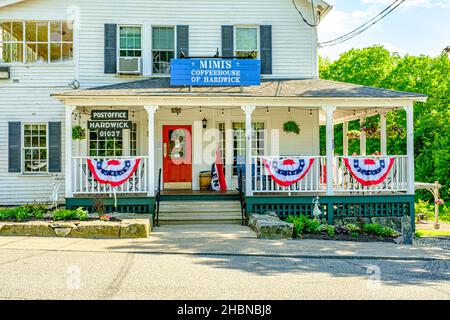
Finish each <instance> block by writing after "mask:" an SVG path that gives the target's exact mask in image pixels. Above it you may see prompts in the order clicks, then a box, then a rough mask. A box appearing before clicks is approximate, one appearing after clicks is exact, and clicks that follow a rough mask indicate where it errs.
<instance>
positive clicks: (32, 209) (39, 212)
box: [23, 203, 47, 219]
mask: <svg viewBox="0 0 450 320" xmlns="http://www.w3.org/2000/svg"><path fill="white" fill-rule="evenodd" d="M23 208H24V209H25V210H27V212H28V213H29V214H30V215H31V216H32V217H34V218H36V219H42V218H44V215H45V213H46V212H47V206H45V205H43V204H41V203H31V204H26V205H24V206H23Z"/></svg>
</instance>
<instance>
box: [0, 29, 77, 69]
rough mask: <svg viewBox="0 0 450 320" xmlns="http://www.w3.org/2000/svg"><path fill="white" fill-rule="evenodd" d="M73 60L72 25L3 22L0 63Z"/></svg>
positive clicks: (0, 39)
mask: <svg viewBox="0 0 450 320" xmlns="http://www.w3.org/2000/svg"><path fill="white" fill-rule="evenodd" d="M72 60H73V26H72V22H66V21H6V22H0V62H7V63H10V62H18V63H62V62H67V61H72Z"/></svg>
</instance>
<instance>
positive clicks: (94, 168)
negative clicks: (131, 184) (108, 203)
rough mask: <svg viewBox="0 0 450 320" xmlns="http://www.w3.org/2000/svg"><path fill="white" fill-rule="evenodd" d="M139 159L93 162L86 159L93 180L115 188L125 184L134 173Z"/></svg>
mask: <svg viewBox="0 0 450 320" xmlns="http://www.w3.org/2000/svg"><path fill="white" fill-rule="evenodd" d="M140 161H141V159H140V158H136V159H131V160H94V159H87V163H88V166H89V169H90V170H91V172H92V175H93V176H94V178H95V180H97V181H98V182H99V183H101V184H109V185H110V186H111V187H117V186H120V185H122V184H124V183H125V182H127V181H128V180H129V179H130V178H131V176H132V175H133V174H134V173H135V172H136V169H137V168H138V166H139V163H140Z"/></svg>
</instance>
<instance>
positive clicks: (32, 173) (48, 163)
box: [20, 121, 50, 175]
mask: <svg viewBox="0 0 450 320" xmlns="http://www.w3.org/2000/svg"><path fill="white" fill-rule="evenodd" d="M28 125H31V126H33V125H38V126H45V149H46V153H47V170H46V171H26V170H25V169H26V167H25V149H31V150H33V149H38V150H41V149H44V148H41V147H25V126H28ZM48 129H49V126H48V123H47V122H32V121H27V122H22V126H21V130H22V131H21V136H22V139H21V140H22V141H21V160H20V161H21V172H22V174H23V175H46V174H48V173H49V172H50V171H49V165H50V162H49V132H48ZM31 137H33V136H31Z"/></svg>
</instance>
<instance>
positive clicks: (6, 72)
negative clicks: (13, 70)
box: [0, 67, 10, 79]
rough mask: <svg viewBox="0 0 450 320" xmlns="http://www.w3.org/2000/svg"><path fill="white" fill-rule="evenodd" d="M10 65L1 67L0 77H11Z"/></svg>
mask: <svg viewBox="0 0 450 320" xmlns="http://www.w3.org/2000/svg"><path fill="white" fill-rule="evenodd" d="M9 76H10V74H9V67H0V79H9Z"/></svg>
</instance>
